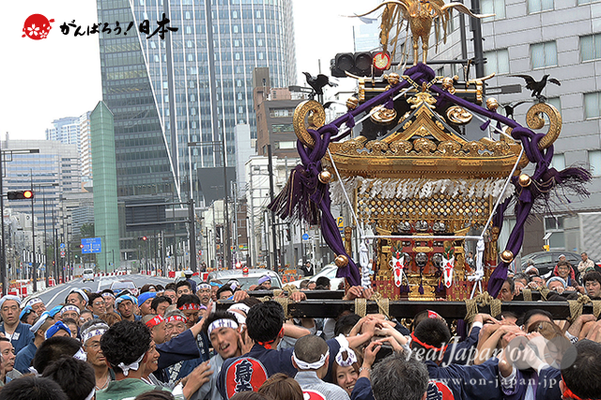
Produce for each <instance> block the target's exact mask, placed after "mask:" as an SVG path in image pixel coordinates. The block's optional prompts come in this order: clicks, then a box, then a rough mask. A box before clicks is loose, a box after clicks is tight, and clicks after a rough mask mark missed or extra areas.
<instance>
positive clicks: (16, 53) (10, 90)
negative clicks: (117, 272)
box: [0, 0, 379, 140]
mask: <svg viewBox="0 0 601 400" xmlns="http://www.w3.org/2000/svg"><path fill="white" fill-rule="evenodd" d="M378 3H379V0H327V1H324V0H293V4H294V29H295V37H296V59H297V71H298V73H299V75H300V74H301V72H303V71H307V72H310V73H312V74H313V75H316V74H317V73H318V72H319V62H318V60H321V71H322V73H325V74H329V65H330V59H331V58H333V57H334V55H335V54H336V53H340V52H345V51H353V30H352V26H353V24H354V23H356V22H357V20H355V19H352V18H347V17H345V15H351V14H354V13H360V12H363V11H368V10H369V9H371V8H373V7H374V6H375V5H377V4H378ZM5 10H6V11H8V12H7V13H6V14H5V18H4V21H3V23H2V24H0V35H1V36H0V37H2V45H1V47H0V48H1V49H2V54H3V57H2V58H3V62H2V63H0V77H2V87H1V88H2V89H1V90H2V95H1V96H0V138H2V140H4V138H5V135H6V133H7V132H8V134H9V138H10V139H12V140H40V139H45V130H46V129H47V128H49V127H50V126H51V123H52V121H53V120H55V119H58V118H62V117H68V116H79V115H81V114H83V113H84V112H86V111H91V110H93V109H94V107H95V106H96V104H97V103H98V101H100V100H101V98H102V87H101V78H100V57H99V53H98V36H97V35H90V36H79V37H74V36H73V33H72V32H71V33H70V34H69V35H63V34H62V33H61V29H60V26H61V25H62V24H63V22H67V23H70V22H71V21H73V20H75V23H76V24H77V25H82V26H83V27H84V28H85V27H87V26H89V25H92V24H93V23H94V22H98V18H97V11H96V0H26V1H11V2H10V3H8V5H6V4H5ZM317 10H319V11H317ZM32 14H42V15H44V16H45V17H46V18H48V19H54V22H52V23H51V26H52V29H51V30H50V32H49V34H48V37H47V38H46V39H43V40H31V39H29V38H28V37H22V35H23V27H24V24H25V21H26V20H27V18H28V17H29V16H30V15H32ZM345 80H349V79H345ZM297 83H299V84H302V83H304V76H303V79H302V80H301V78H300V77H299V78H298V80H297ZM345 83H346V84H348V83H347V82H344V83H343V84H342V85H341V87H339V88H337V89H336V91H338V90H342V88H344V86H345ZM326 95H327V93H326Z"/></svg>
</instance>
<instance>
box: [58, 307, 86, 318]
mask: <svg viewBox="0 0 601 400" xmlns="http://www.w3.org/2000/svg"><path fill="white" fill-rule="evenodd" d="M80 313H81V311H80V310H79V307H77V306H74V305H72V304H70V305H67V306H64V307H63V308H61V312H60V314H61V320H63V319H67V318H71V319H74V320H75V321H79V314H80Z"/></svg>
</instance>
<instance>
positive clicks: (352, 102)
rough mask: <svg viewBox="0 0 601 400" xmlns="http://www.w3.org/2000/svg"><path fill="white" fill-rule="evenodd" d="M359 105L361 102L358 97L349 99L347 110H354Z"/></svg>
mask: <svg viewBox="0 0 601 400" xmlns="http://www.w3.org/2000/svg"><path fill="white" fill-rule="evenodd" d="M358 105H359V100H357V98H356V97H349V98H348V99H347V100H346V108H348V109H349V110H354V109H355V108H357V106H358Z"/></svg>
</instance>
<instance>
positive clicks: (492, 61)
mask: <svg viewBox="0 0 601 400" xmlns="http://www.w3.org/2000/svg"><path fill="white" fill-rule="evenodd" d="M484 57H485V58H486V64H484V73H485V74H486V75H490V74H492V73H496V74H508V73H509V51H507V49H501V50H496V51H487V52H485V53H484Z"/></svg>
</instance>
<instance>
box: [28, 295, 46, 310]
mask: <svg viewBox="0 0 601 400" xmlns="http://www.w3.org/2000/svg"><path fill="white" fill-rule="evenodd" d="M43 302H44V301H43V300H42V299H40V298H39V297H32V298H31V299H29V300H27V303H25V307H27V306H32V305H34V304H38V303H43ZM25 307H23V308H25Z"/></svg>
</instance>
